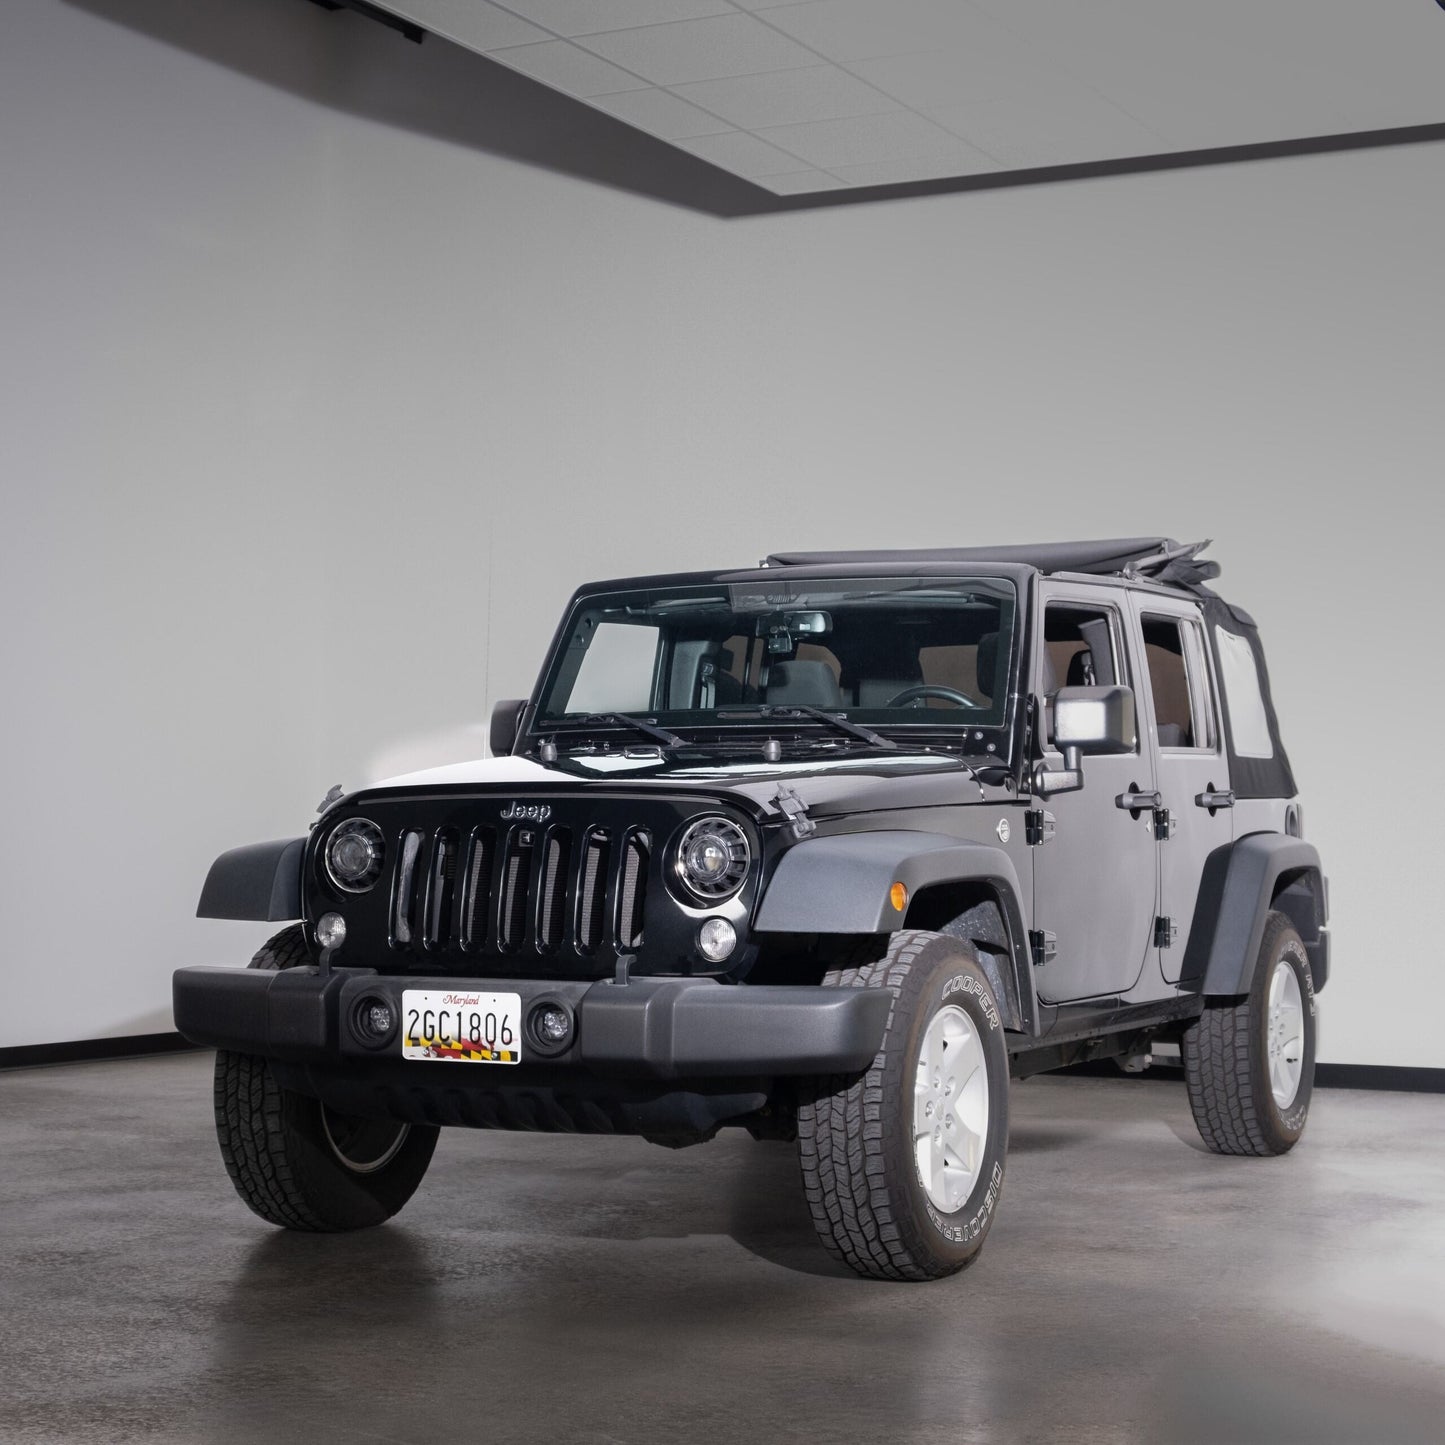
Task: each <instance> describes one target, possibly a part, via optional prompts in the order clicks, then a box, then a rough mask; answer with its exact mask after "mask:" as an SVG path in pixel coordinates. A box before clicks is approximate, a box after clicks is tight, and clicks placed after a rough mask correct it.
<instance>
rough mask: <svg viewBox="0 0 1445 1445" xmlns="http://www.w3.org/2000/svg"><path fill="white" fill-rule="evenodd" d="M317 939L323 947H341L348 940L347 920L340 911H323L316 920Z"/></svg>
mask: <svg viewBox="0 0 1445 1445" xmlns="http://www.w3.org/2000/svg"><path fill="white" fill-rule="evenodd" d="M316 941H317V943H319V944H320V945H321V946H322V948H340V947H341V945H342V944H343V943H345V942H346V920H345V919H344V918H343V917H342V916H341V915H340V914H339V913H323V914H322V915H321V917H320V918H318V919H317V920H316Z"/></svg>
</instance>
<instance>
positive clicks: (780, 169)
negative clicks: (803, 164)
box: [676, 130, 800, 176]
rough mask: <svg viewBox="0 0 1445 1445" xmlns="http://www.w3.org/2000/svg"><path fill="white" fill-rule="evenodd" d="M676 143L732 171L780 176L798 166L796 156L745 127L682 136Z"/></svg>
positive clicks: (795, 169)
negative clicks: (687, 137)
mask: <svg viewBox="0 0 1445 1445" xmlns="http://www.w3.org/2000/svg"><path fill="white" fill-rule="evenodd" d="M676 144H677V145H678V146H679V148H681V149H682V150H685V151H691V152H692V154H693V155H695V156H698V157H700V158H701V159H702V160H705V161H711V162H712V164H713V165H715V166H721V167H722V168H723V170H725V171H732V172H733V174H734V175H739V176H780V175H786V174H787V173H788V172H789V171H797V170H799V169H800V166H799V163H798V158H797V156H790V155H789V154H788V153H787V152H786V151H781V150H778V149H777V147H776V146H770V145H768V144H767V142H766V141H761V140H759V139H758V138H757V136H755V135H748V134H747V132H746V131H740V130H730V131H728V132H727V134H726V135H704V136H698V137H697V139H696V140H681V141H678V142H676Z"/></svg>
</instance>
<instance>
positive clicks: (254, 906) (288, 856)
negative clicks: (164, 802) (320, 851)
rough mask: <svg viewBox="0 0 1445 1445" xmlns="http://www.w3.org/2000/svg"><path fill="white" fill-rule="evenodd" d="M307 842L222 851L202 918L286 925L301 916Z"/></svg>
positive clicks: (207, 888) (203, 898)
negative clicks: (240, 919) (238, 919)
mask: <svg viewBox="0 0 1445 1445" xmlns="http://www.w3.org/2000/svg"><path fill="white" fill-rule="evenodd" d="M305 852H306V839H305V838H278V839H277V840H276V841H275V842H273V843H249V844H247V845H246V846H245V847H244V848H231V849H228V850H227V851H226V852H224V853H222V854H221V856H220V857H219V858H217V859H216V861H215V862H214V863H212V864H211V871H210V872H209V873H207V874H206V882H205V886H204V887H203V888H202V889H201V901H200V903H199V904H198V905H197V907H196V917H197V918H242V919H249V920H254V921H256V922H261V923H280V922H285V921H288V920H291V919H295V918H300V917H301V862H302V858H303V856H304V854H305Z"/></svg>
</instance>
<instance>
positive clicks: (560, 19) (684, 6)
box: [448, 0, 733, 35]
mask: <svg viewBox="0 0 1445 1445" xmlns="http://www.w3.org/2000/svg"><path fill="white" fill-rule="evenodd" d="M448 3H451V4H453V5H462V6H469V5H470V4H471V0H448ZM507 8H508V9H509V10H515V11H516V12H517V14H518V15H524V16H526V18H527V19H528V20H535V21H536V22H537V24H538V25H545V26H546V27H547V29H548V30H550V31H552V32H553V33H554V34H556V35H595V34H597V32H598V31H602V30H624V29H627V28H628V27H630V26H633V25H662V24H665V23H666V22H667V21H669V20H697V19H699V18H701V17H702V16H704V15H731V14H732V13H733V7H732V6H731V5H730V4H729V3H728V0H507Z"/></svg>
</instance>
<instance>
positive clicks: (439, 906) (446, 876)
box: [423, 828, 457, 948]
mask: <svg viewBox="0 0 1445 1445" xmlns="http://www.w3.org/2000/svg"><path fill="white" fill-rule="evenodd" d="M456 878H457V835H456V834H455V833H454V832H453V831H452V830H451V829H450V828H444V829H443V830H442V831H441V832H440V833H438V834H437V836H436V843H435V846H434V847H433V848H432V861H431V868H430V870H429V871H428V874H427V891H426V937H425V939H424V940H423V941H424V942H425V944H426V946H427V947H428V948H445V947H446V946H447V943H448V942H449V941H450V939H451V931H452V892H453V889H454V888H455V886H456Z"/></svg>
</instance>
